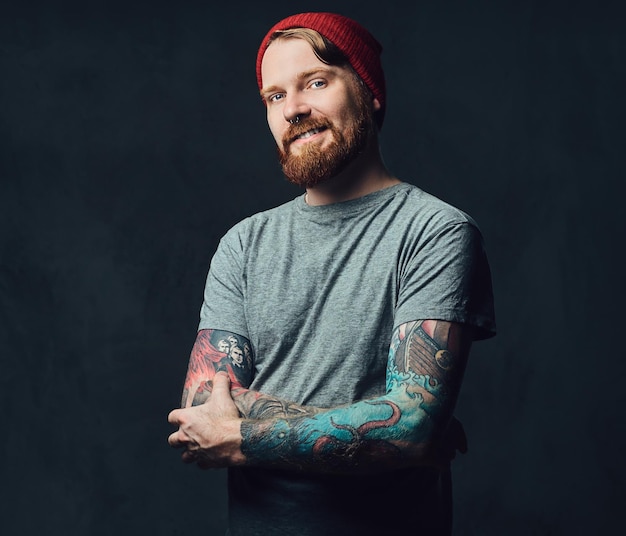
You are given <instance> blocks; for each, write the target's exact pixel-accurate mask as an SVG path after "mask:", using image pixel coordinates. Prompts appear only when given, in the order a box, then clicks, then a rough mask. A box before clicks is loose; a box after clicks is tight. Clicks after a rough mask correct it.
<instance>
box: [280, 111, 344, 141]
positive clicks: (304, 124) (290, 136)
mask: <svg viewBox="0 0 626 536" xmlns="http://www.w3.org/2000/svg"><path fill="white" fill-rule="evenodd" d="M314 128H320V129H331V130H332V128H333V124H332V123H331V122H330V121H329V120H328V119H314V118H311V117H306V118H304V119H301V120H300V121H299V122H298V123H294V124H290V125H289V128H288V129H287V130H286V131H285V133H284V134H283V139H282V142H283V147H287V146H288V145H290V144H291V143H293V141H294V140H295V139H296V138H297V137H298V136H301V135H302V134H304V133H305V132H308V131H309V130H313V129H314Z"/></svg>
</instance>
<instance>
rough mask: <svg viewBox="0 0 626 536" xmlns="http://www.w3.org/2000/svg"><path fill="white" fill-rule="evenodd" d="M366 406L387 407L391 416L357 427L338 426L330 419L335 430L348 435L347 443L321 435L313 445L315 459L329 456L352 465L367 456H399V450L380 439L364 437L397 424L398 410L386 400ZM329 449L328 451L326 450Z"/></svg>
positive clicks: (330, 436) (334, 437)
mask: <svg viewBox="0 0 626 536" xmlns="http://www.w3.org/2000/svg"><path fill="white" fill-rule="evenodd" d="M367 404H370V405H373V406H389V408H391V415H390V416H389V417H388V418H387V419H380V420H376V421H369V422H366V423H364V424H362V425H360V426H358V427H354V426H351V425H349V424H338V423H336V422H335V421H334V420H333V419H332V418H331V419H330V422H331V424H332V426H333V427H334V428H336V429H337V430H345V431H347V432H349V433H350V436H351V438H350V439H349V440H348V441H345V440H341V439H339V438H337V437H336V436H334V435H323V436H321V437H320V438H319V439H317V441H315V444H314V445H313V449H312V450H313V455H314V456H316V457H322V458H325V459H326V458H328V455H329V454H331V455H332V457H333V458H338V459H339V458H348V459H350V460H352V461H353V462H354V463H357V464H358V463H359V461H361V459H362V458H365V457H367V456H368V454H371V453H376V454H377V455H381V454H382V455H394V454H399V453H400V449H399V448H398V447H396V446H395V445H393V444H392V443H390V442H389V441H385V440H382V439H367V438H366V437H365V436H366V435H367V434H368V433H369V432H371V431H373V430H377V429H379V428H389V427H390V426H393V425H395V424H397V423H398V421H399V420H400V417H401V412H400V408H399V407H398V406H397V405H396V404H394V403H393V402H390V401H388V400H377V401H370V402H367ZM329 448H330V451H328V450H327V449H329Z"/></svg>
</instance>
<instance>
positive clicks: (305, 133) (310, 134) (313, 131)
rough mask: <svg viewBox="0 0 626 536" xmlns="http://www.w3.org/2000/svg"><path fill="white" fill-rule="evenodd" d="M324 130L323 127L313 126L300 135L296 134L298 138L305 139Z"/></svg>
mask: <svg viewBox="0 0 626 536" xmlns="http://www.w3.org/2000/svg"><path fill="white" fill-rule="evenodd" d="M323 130H325V129H324V128H323V127H318V128H312V129H311V130H307V131H306V132H304V133H302V134H300V135H299V136H296V139H297V140H304V139H306V138H310V137H311V136H314V135H315V134H318V133H320V132H322V131H323Z"/></svg>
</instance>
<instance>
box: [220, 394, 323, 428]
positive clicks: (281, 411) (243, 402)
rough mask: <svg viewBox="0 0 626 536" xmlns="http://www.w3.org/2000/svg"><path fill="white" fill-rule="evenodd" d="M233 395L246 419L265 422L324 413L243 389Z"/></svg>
mask: <svg viewBox="0 0 626 536" xmlns="http://www.w3.org/2000/svg"><path fill="white" fill-rule="evenodd" d="M231 395H232V397H233V400H234V401H235V405H236V406H237V409H239V413H240V414H241V416H242V417H243V418H244V419H254V420H264V419H273V418H281V417H282V418H288V417H302V416H310V415H315V414H316V413H319V412H320V411H322V410H321V409H320V408H316V407H313V406H303V405H300V404H297V403H295V402H290V401H289V400H284V399H282V398H278V397H276V396H271V395H266V394H264V393H259V392H258V391H251V390H250V389H245V388H243V387H236V388H234V389H232V391H231Z"/></svg>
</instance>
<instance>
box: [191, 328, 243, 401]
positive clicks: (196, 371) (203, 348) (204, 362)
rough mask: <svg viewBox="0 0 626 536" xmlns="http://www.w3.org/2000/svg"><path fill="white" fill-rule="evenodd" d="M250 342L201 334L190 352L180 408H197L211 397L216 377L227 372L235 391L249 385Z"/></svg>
mask: <svg viewBox="0 0 626 536" xmlns="http://www.w3.org/2000/svg"><path fill="white" fill-rule="evenodd" d="M252 367H253V358H252V349H251V346H250V342H249V341H248V340H247V339H246V338H245V337H242V336H240V335H236V334H235V333H230V332H228V331H219V330H213V329H205V330H201V331H200V332H198V336H197V338H196V342H195V344H194V345H193V348H192V350H191V357H190V358H189V366H188V368H187V376H186V378H185V384H184V387H183V396H182V401H181V406H182V407H183V408H184V407H187V406H197V405H198V404H202V403H204V402H205V401H206V399H207V398H208V397H209V395H210V394H211V389H212V385H213V383H212V382H213V377H214V376H215V374H217V373H218V372H220V371H226V372H227V373H228V374H229V376H230V379H231V382H232V385H233V387H243V386H248V385H250V382H251V381H252V373H253V368H252Z"/></svg>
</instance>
